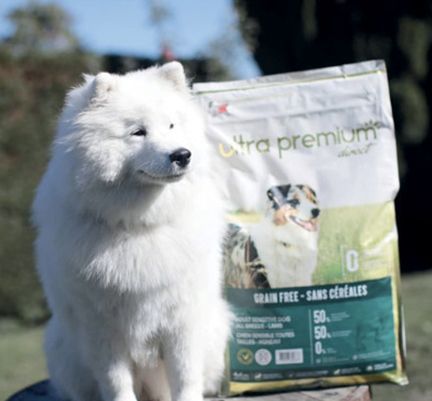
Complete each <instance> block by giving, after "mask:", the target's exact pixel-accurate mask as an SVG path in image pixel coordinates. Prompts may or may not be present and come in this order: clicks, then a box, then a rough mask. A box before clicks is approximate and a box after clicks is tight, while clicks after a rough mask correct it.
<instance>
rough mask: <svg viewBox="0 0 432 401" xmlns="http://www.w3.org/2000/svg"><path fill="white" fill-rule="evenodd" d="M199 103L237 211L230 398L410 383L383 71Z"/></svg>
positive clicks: (258, 85)
mask: <svg viewBox="0 0 432 401" xmlns="http://www.w3.org/2000/svg"><path fill="white" fill-rule="evenodd" d="M194 90H195V93H196V95H197V97H198V98H199V101H200V102H201V103H202V104H203V106H204V107H205V108H206V109H207V111H208V123H209V132H208V135H209V138H210V141H211V143H212V145H213V148H214V151H215V153H217V155H218V162H217V163H215V166H214V168H215V170H216V171H217V172H218V173H220V179H221V181H222V182H224V183H226V190H227V198H228V199H229V202H230V213H229V215H228V216H227V219H228V223H229V228H228V233H227V241H226V245H225V249H224V268H225V284H226V297H227V299H228V300H229V302H230V303H231V306H232V309H233V311H234V313H235V319H234V323H233V335H232V340H231V341H230V344H229V347H228V351H227V372H226V374H227V377H226V386H225V390H226V394H228V395H234V394H240V393H244V392H260V391H277V390H281V389H287V388H299V387H318V386H330V385H349V384H355V383H364V382H379V381H392V382H395V383H399V384H405V383H407V379H406V376H405V373H404V351H403V347H402V342H403V334H402V333H403V325H402V322H401V304H400V295H399V262H398V246H397V231H396V225H395V211H394V205H393V200H394V198H395V195H396V193H397V191H398V187H399V182H398V170H397V159H396V145H395V136H394V127H393V119H392V112H391V105H390V99H389V91H388V84H387V76H386V69H385V65H384V63H383V62H382V61H370V62H364V63H359V64H351V65H344V66H340V67H334V68H325V69H320V70H312V71H306V72H299V73H291V74H284V75H275V76H270V77H262V78H258V79H253V80H246V81H236V82H223V83H203V84H196V85H195V86H194ZM209 229H211V227H210V228H209Z"/></svg>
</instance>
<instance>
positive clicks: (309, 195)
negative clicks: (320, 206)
mask: <svg viewBox="0 0 432 401" xmlns="http://www.w3.org/2000/svg"><path fill="white" fill-rule="evenodd" d="M298 187H299V188H300V189H301V190H302V191H303V192H304V193H305V194H306V197H307V198H308V199H309V200H310V201H312V202H314V203H317V196H316V192H315V191H314V190H313V189H312V188H311V187H310V186H308V185H299V186H298Z"/></svg>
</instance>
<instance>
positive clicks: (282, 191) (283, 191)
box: [275, 184, 291, 199]
mask: <svg viewBox="0 0 432 401" xmlns="http://www.w3.org/2000/svg"><path fill="white" fill-rule="evenodd" d="M275 188H277V191H278V193H279V194H280V195H282V198H283V199H286V198H287V196H288V192H289V191H290V189H291V184H288V185H279V186H277V187H275Z"/></svg>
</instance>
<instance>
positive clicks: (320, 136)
mask: <svg viewBox="0 0 432 401" xmlns="http://www.w3.org/2000/svg"><path fill="white" fill-rule="evenodd" d="M380 128H381V123H380V122H378V121H368V122H366V123H364V124H362V125H361V126H359V127H356V128H352V129H351V130H343V129H341V128H335V129H334V130H333V131H327V132H318V133H315V134H303V135H286V136H280V137H276V138H262V139H257V140H254V139H252V140H250V139H247V138H246V137H244V136H243V135H241V134H240V135H234V136H232V138H231V140H230V142H229V144H224V143H220V144H219V154H220V155H221V156H222V157H225V158H229V157H233V156H237V155H239V156H247V155H253V154H264V153H270V152H272V151H274V150H275V151H276V152H277V154H278V157H279V158H280V159H282V158H283V157H284V156H285V154H286V152H288V151H290V150H295V149H301V148H304V149H314V148H322V147H328V146H337V145H344V146H345V147H344V148H343V149H342V150H340V149H338V153H337V156H338V157H347V156H355V155H361V154H366V153H368V152H369V150H370V149H371V147H372V146H373V145H374V144H375V143H376V142H377V139H378V131H379V129H380Z"/></svg>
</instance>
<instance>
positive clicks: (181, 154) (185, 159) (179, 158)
mask: <svg viewBox="0 0 432 401" xmlns="http://www.w3.org/2000/svg"><path fill="white" fill-rule="evenodd" d="M191 156H192V153H191V152H190V150H188V149H186V148H180V149H177V150H176V151H174V152H173V153H171V154H170V155H169V158H170V161H171V163H175V164H177V165H178V166H179V167H186V166H187V165H188V164H189V162H190V159H191Z"/></svg>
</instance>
